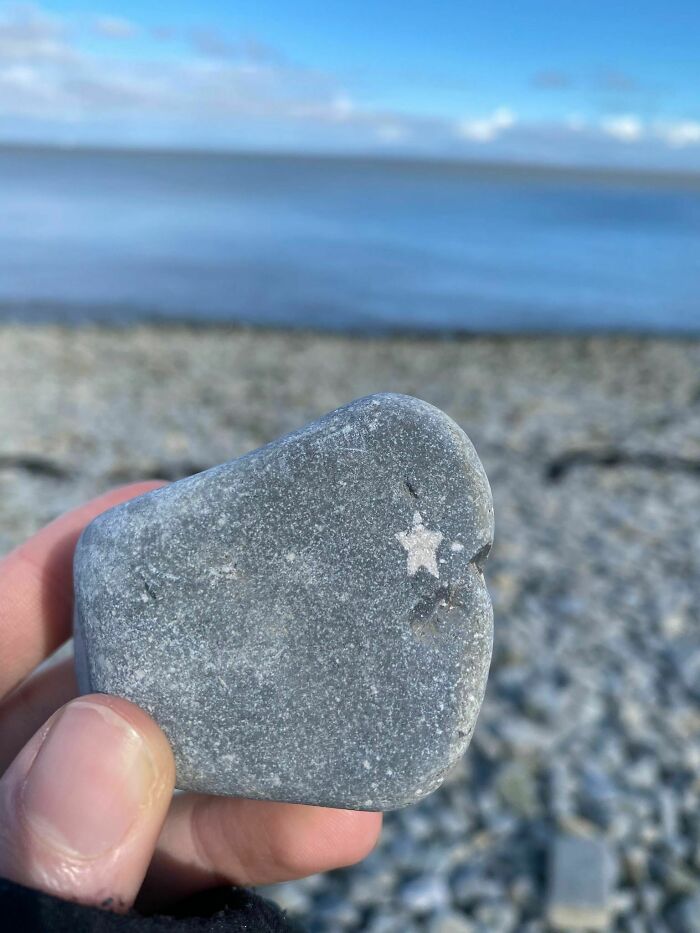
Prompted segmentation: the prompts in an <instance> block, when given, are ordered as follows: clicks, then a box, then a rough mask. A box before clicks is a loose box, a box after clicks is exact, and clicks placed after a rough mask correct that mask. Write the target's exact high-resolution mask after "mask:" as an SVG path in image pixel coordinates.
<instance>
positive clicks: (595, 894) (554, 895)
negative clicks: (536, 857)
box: [547, 836, 613, 930]
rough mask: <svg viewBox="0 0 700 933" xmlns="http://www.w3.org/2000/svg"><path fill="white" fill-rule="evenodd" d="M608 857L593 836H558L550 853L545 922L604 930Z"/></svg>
mask: <svg viewBox="0 0 700 933" xmlns="http://www.w3.org/2000/svg"><path fill="white" fill-rule="evenodd" d="M612 864H613V863H612V858H611V854H610V851H609V849H608V847H607V845H606V844H605V843H604V842H603V841H602V840H600V839H597V838H586V837H583V836H559V837H558V838H557V839H556V840H555V842H554V845H553V847H552V852H551V853H550V866H549V871H550V889H549V909H548V913H547V917H548V920H549V923H550V924H551V926H552V927H554V929H556V930H607V929H609V927H610V914H611V907H612V892H611V887H612Z"/></svg>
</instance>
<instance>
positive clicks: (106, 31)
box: [95, 16, 139, 39]
mask: <svg viewBox="0 0 700 933" xmlns="http://www.w3.org/2000/svg"><path fill="white" fill-rule="evenodd" d="M138 31H139V29H138V26H137V25H136V23H132V22H131V20H128V19H123V18H122V17H121V16H99V17H98V18H97V19H96V20H95V32H97V33H99V34H100V35H101V36H106V37H107V38H108V39H130V38H131V37H132V36H135V35H136V34H137V33H138Z"/></svg>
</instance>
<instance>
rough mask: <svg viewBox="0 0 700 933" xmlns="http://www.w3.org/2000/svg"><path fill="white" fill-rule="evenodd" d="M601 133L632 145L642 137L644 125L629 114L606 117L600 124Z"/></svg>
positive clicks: (637, 118)
mask: <svg viewBox="0 0 700 933" xmlns="http://www.w3.org/2000/svg"><path fill="white" fill-rule="evenodd" d="M601 129H602V131H603V132H604V133H605V134H606V135H607V136H611V137H612V138H613V139H617V140H619V141H620V142H623V143H634V142H637V140H639V139H641V138H642V136H643V135H644V124H643V123H642V121H641V120H640V119H639V117H635V116H634V115H633V114H631V113H627V114H621V115H620V116H616V117H607V118H606V119H605V120H603V121H602V123H601Z"/></svg>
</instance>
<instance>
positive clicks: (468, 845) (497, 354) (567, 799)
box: [0, 325, 700, 933]
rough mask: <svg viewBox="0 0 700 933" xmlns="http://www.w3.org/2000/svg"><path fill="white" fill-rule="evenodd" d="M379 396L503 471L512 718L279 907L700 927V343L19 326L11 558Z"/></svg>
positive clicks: (493, 580)
mask: <svg viewBox="0 0 700 933" xmlns="http://www.w3.org/2000/svg"><path fill="white" fill-rule="evenodd" d="M379 391H396V392H402V393H407V394H410V395H416V396H419V397H421V398H424V399H426V400H427V401H429V402H431V403H433V404H434V405H437V406H438V407H440V408H442V409H444V410H445V411H446V412H447V413H448V414H449V415H451V416H452V417H453V418H454V419H455V420H456V421H457V422H458V423H459V424H460V425H461V426H462V427H463V428H464V429H465V431H466V432H467V433H468V434H469V436H470V438H471V440H472V442H473V443H474V445H475V447H476V449H477V451H478V453H479V455H480V457H481V459H482V462H483V464H484V466H485V468H486V472H487V474H488V476H489V479H490V482H491V486H492V490H493V495H494V502H495V512H496V544H495V546H494V549H493V551H492V554H491V556H490V558H489V561H488V564H487V565H486V568H485V569H486V578H487V582H488V585H489V588H490V591H491V594H492V597H493V602H494V612H495V627H496V629H495V631H496V634H495V644H494V656H493V664H492V669H491V675H490V679H489V685H488V688H487V694H486V700H485V703H484V707H483V710H482V712H481V716H480V718H479V722H478V725H477V729H476V733H475V736H474V739H473V742H472V745H471V747H470V748H469V750H468V751H467V754H466V755H465V757H464V758H463V759H462V760H461V762H460V763H459V764H458V766H457V767H456V768H455V769H454V770H453V771H452V773H451V774H450V775H449V777H448V779H447V781H446V782H445V784H444V785H443V787H442V788H441V789H440V790H439V791H437V792H436V793H434V794H432V795H431V796H430V797H428V798H427V799H425V800H423V801H421V802H420V803H419V804H417V805H415V806H412V807H409V808H406V809H404V810H400V811H396V812H394V813H390V814H388V815H387V818H386V821H385V829H384V833H383V836H382V840H381V842H380V845H379V846H378V848H377V849H376V850H375V852H374V853H373V854H372V855H371V856H370V857H369V858H368V859H367V860H366V861H365V862H364V863H362V864H361V865H359V866H355V867H353V868H349V869H344V870H341V871H337V872H332V873H330V874H326V875H319V876H314V877H312V878H309V879H306V880H304V881H301V882H294V883H290V884H285V885H279V886H275V887H274V888H273V889H268V890H267V892H266V893H267V894H268V895H269V896H270V897H272V898H273V899H275V900H277V901H278V903H280V904H282V905H283V906H284V907H285V908H287V909H288V910H289V912H290V913H291V914H292V915H297V916H299V917H300V918H302V919H303V921H304V923H305V924H306V926H307V927H308V928H309V929H310V930H311V931H317V933H326V931H328V933H331V931H344V930H348V931H352V930H358V931H359V930H362V931H372V933H411V931H414V930H415V931H424V930H425V931H429V933H476V931H479V933H507V931H526V933H535V931H545V930H620V931H629V933H643V931H648V930H652V931H664V930H669V931H679V933H685V931H696V930H700V806H699V801H700V706H699V705H698V701H699V700H700V608H699V607H700V521H698V516H700V341H697V340H695V341H694V340H690V339H682V338H676V339H642V338H633V337H621V336H617V337H606V338H597V337H596V338H593V337H585V338H584V337H527V338H525V337H522V338H519V337H508V338H489V337H475V338H470V339H460V340H448V339H434V340H421V339H418V338H411V337H391V338H364V337H343V336H332V335H323V336H320V335H314V334H310V333H305V332H284V331H263V330H247V329H236V328H228V327H226V328H224V327H222V328H216V327H211V328H206V327H185V326H182V327H171V326H146V325H138V326H134V327H131V328H114V329H110V328H106V327H103V328H100V327H76V328H61V327H59V326H53V325H51V326H49V325H40V326H35V327H22V326H16V325H3V326H0V553H5V552H6V551H7V550H9V549H10V548H11V547H13V546H14V545H15V544H17V543H19V542H20V541H22V540H23V539H24V538H25V537H27V536H28V535H30V534H31V533H32V532H34V531H35V530H36V529H38V528H39V527H40V526H41V525H43V524H45V523H46V522H48V521H50V520H51V519H52V518H54V517H55V516H56V515H58V514H60V513H61V512H63V511H65V510H66V509H68V508H71V507H73V506H75V505H78V504H79V503H81V502H82V501H84V500H86V499H88V498H91V497H93V496H95V495H97V494H99V493H100V492H103V491H104V490H106V489H108V488H109V487H111V486H115V485H118V484H120V483H125V482H129V481H132V480H136V479H144V478H150V477H159V478H163V479H166V480H170V479H177V478H179V477H181V476H185V475H188V474H190V473H193V472H198V471H200V470H203V469H206V468H208V467H209V466H212V465H214V464H218V463H221V462H223V461H226V460H229V459H231V458H233V457H236V456H239V455H241V454H243V453H246V452H247V451H249V450H251V449H253V448H256V447H258V446H260V445H261V444H263V443H266V442H268V441H270V440H272V439H274V438H276V437H279V436H280V435H282V434H284V433H286V432H288V431H291V430H293V429H295V428H298V427H300V426H301V425H303V424H305V423H306V422H308V421H311V420H313V419H314V418H316V417H318V416H319V415H321V414H323V413H324V412H326V411H328V410H330V409H332V408H335V407H336V406H338V405H341V404H343V403H345V402H347V401H349V400H350V399H353V398H358V397H360V396H363V395H367V394H370V393H373V392H379Z"/></svg>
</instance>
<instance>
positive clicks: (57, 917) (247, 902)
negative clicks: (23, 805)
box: [0, 878, 302, 933]
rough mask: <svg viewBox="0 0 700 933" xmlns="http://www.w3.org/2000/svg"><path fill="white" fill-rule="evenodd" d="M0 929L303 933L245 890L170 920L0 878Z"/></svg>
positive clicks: (191, 904)
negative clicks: (96, 904)
mask: <svg viewBox="0 0 700 933" xmlns="http://www.w3.org/2000/svg"><path fill="white" fill-rule="evenodd" d="M0 929H2V930H3V931H4V930H8V931H10V930H17V931H20V933H204V931H206V933H244V931H245V933H302V928H301V927H299V926H297V925H296V924H293V923H292V922H291V921H290V920H288V919H287V918H286V917H285V915H284V914H283V913H282V911H281V910H280V909H279V908H278V907H277V906H276V905H274V904H272V903H271V902H270V901H266V900H263V898H261V897H258V896H257V895H256V894H254V893H253V892H252V891H248V890H245V889H243V888H217V889H216V890H214V891H207V892H205V893H204V894H200V895H197V896H196V897H194V898H190V899H188V900H187V901H183V903H182V904H181V905H179V906H178V907H177V909H175V910H174V911H173V913H172V914H170V915H168V916H164V915H162V916H161V915H153V916H144V915H142V914H139V913H136V912H135V911H133V910H132V911H130V912H129V913H128V914H115V913H112V912H110V911H108V910H100V909H99V908H97V907H84V906H82V905H81V904H75V903H73V902H71V901H63V900H60V899H59V898H57V897H51V896H50V895H49V894H42V893H41V892H39V891H34V890H32V889H31V888H25V887H23V886H22V885H20V884H14V883H13V882H11V881H6V880H5V879H3V878H0Z"/></svg>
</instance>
